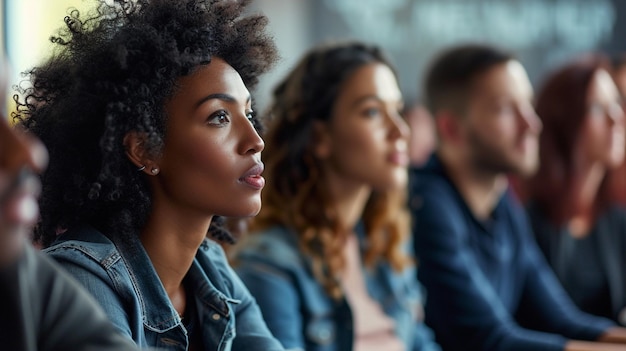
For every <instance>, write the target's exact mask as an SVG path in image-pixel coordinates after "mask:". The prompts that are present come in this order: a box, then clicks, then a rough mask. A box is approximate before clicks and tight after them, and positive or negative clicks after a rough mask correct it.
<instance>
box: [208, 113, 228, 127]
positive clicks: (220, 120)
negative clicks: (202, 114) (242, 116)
mask: <svg viewBox="0 0 626 351" xmlns="http://www.w3.org/2000/svg"><path fill="white" fill-rule="evenodd" d="M229 122H230V119H228V113H227V112H226V111H224V110H219V111H217V112H215V113H214V114H212V115H211V116H210V117H209V119H208V120H207V123H208V124H210V125H215V126H223V125H225V124H228V123H229Z"/></svg>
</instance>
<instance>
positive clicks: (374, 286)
mask: <svg viewBox="0 0 626 351" xmlns="http://www.w3.org/2000/svg"><path fill="white" fill-rule="evenodd" d="M402 109H403V100H402V95H401V93H400V89H399V87H398V83H397V78H396V74H395V72H394V70H393V68H392V66H391V64H390V63H389V61H388V60H387V59H386V57H385V56H384V55H383V53H382V52H381V50H380V49H379V48H377V47H375V46H368V45H365V44H362V43H358V42H357V43H342V44H335V45H330V46H321V47H318V48H316V49H314V50H312V51H310V52H309V53H308V54H307V55H305V57H304V58H303V59H302V60H301V61H300V63H299V64H298V65H297V66H296V67H295V69H294V70H293V71H291V72H290V73H289V74H288V76H287V77H286V78H285V79H284V80H283V81H282V82H281V83H280V84H279V85H278V87H277V88H276V89H275V91H274V101H273V103H272V105H271V106H270V115H271V117H272V119H271V121H270V122H269V124H268V130H267V135H266V142H267V150H266V151H267V152H266V153H265V154H264V155H263V159H264V162H265V163H266V165H267V172H266V176H267V179H268V183H267V187H266V189H265V190H264V191H263V209H262V210H261V212H260V214H259V216H257V217H256V218H254V220H253V222H252V223H251V228H252V230H253V233H251V234H250V235H249V236H248V237H247V238H246V240H244V241H243V242H242V243H241V245H240V246H238V247H236V249H237V250H236V251H235V252H234V254H233V257H234V260H235V264H236V270H237V273H239V275H240V277H241V278H242V280H243V281H244V282H245V283H246V284H247V285H248V287H249V289H250V292H251V293H252V295H254V297H255V298H256V300H257V302H258V303H259V306H260V307H261V310H262V311H263V316H264V317H265V320H266V322H267V325H268V327H269V328H270V330H271V331H272V333H274V335H275V336H276V337H277V338H278V339H279V340H280V341H281V342H282V343H283V346H285V347H286V348H295V349H303V350H308V351H328V350H355V351H367V350H386V351H392V350H394V351H395V350H405V351H409V350H410V351H417V350H420V351H434V350H439V347H438V346H437V345H436V344H435V343H434V342H433V339H432V333H431V332H430V330H429V329H428V328H427V327H426V326H425V325H424V324H423V322H422V320H421V316H422V313H421V296H420V291H419V287H418V285H417V280H416V272H415V269H414V266H413V264H412V262H411V259H410V257H409V256H408V254H407V252H408V250H407V247H408V245H407V240H408V236H409V216H408V212H407V208H406V198H405V194H406V186H407V178H408V174H407V166H408V162H409V158H408V150H407V148H408V137H409V127H408V126H407V124H406V123H405V122H404V120H403V118H402V116H401V115H400V111H401V110H402ZM276 291H280V292H281V293H280V294H277V293H276Z"/></svg>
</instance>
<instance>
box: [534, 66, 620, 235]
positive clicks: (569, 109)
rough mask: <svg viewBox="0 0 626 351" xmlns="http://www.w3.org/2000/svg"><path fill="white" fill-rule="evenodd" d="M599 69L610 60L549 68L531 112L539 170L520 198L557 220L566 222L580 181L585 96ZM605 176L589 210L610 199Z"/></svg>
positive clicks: (607, 181)
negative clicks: (536, 122)
mask: <svg viewBox="0 0 626 351" xmlns="http://www.w3.org/2000/svg"><path fill="white" fill-rule="evenodd" d="M599 70H606V71H607V72H611V66H610V62H609V60H608V59H607V58H605V57H604V56H601V55H590V56H586V57H584V58H581V59H579V60H576V61H573V62H571V63H569V64H567V65H565V66H564V67H562V68H561V69H559V70H557V71H556V72H554V73H553V74H552V75H550V76H549V77H548V79H547V80H546V81H545V83H544V85H543V87H542V88H541V89H540V91H539V94H538V97H537V103H536V111H537V114H538V115H539V117H540V118H541V121H542V122H543V131H542V133H541V136H540V137H539V157H540V164H539V171H538V172H537V174H535V175H534V176H533V177H532V178H531V179H530V180H529V181H528V183H527V184H526V189H525V192H526V194H524V195H525V197H527V198H528V199H530V200H532V201H533V202H534V204H535V205H536V206H538V209H539V210H540V211H541V212H542V213H544V214H545V215H546V217H547V218H548V219H549V220H550V221H552V222H553V223H555V224H557V225H561V224H563V223H566V222H567V221H569V220H570V219H571V218H572V217H573V215H574V214H575V211H576V208H575V206H576V203H575V201H573V199H574V198H575V196H576V194H574V193H573V189H575V188H576V186H577V184H579V182H580V180H581V176H582V175H581V172H580V169H579V167H578V164H577V162H578V161H577V154H576V152H578V150H580V149H579V147H578V146H579V144H580V142H581V141H580V140H581V139H580V134H581V132H582V129H583V126H584V122H585V118H586V116H587V108H588V106H587V95H588V93H589V88H590V85H591V82H592V79H593V76H594V75H595V74H596V73H597V72H598V71H599ZM611 175H612V172H611V171H610V170H609V171H607V174H606V175H605V177H604V179H603V181H602V183H601V185H600V188H599V191H598V194H597V196H596V198H595V203H594V204H593V207H592V209H593V213H592V215H593V216H594V218H595V216H596V215H597V214H598V212H600V211H602V210H603V209H605V208H606V207H608V206H609V205H610V204H611V203H613V202H614V201H615V199H614V197H613V196H612V195H611V189H610V187H609V178H610V177H611Z"/></svg>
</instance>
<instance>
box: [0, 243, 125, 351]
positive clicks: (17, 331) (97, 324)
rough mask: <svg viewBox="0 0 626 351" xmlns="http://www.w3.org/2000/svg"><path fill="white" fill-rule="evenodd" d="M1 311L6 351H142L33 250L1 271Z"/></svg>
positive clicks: (0, 343) (0, 335)
mask: <svg viewBox="0 0 626 351" xmlns="http://www.w3.org/2000/svg"><path fill="white" fill-rule="evenodd" d="M0 311H1V312H0V313H1V314H0V315H1V318H0V349H2V350H11V351H44V350H45V351H57V350H58V351H68V350H72V351H124V350H137V347H136V346H135V344H134V343H133V342H132V341H131V340H130V339H128V338H125V337H124V336H122V335H121V334H118V333H117V332H116V330H115V329H114V328H113V325H112V324H110V323H109V321H108V319H107V316H106V315H105V314H104V312H103V311H101V310H100V308H99V306H98V304H97V302H96V301H94V300H93V299H92V298H91V296H89V294H87V293H86V292H84V291H83V289H82V287H80V286H79V285H78V283H76V282H75V281H74V280H73V279H71V278H70V277H69V275H68V274H67V273H65V272H64V271H63V270H62V269H61V268H60V267H58V266H57V265H56V263H54V262H52V260H50V259H49V258H48V257H45V256H44V255H42V254H40V253H39V252H36V251H35V250H34V249H33V248H32V247H30V246H27V247H26V248H25V250H24V253H23V254H22V255H21V257H20V258H19V260H18V261H17V262H14V263H12V264H11V265H10V266H7V267H4V268H2V269H0Z"/></svg>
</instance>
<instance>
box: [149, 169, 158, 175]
mask: <svg viewBox="0 0 626 351" xmlns="http://www.w3.org/2000/svg"><path fill="white" fill-rule="evenodd" d="M150 173H152V174H154V175H157V174H159V169H158V168H152V169H151V170H150Z"/></svg>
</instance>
